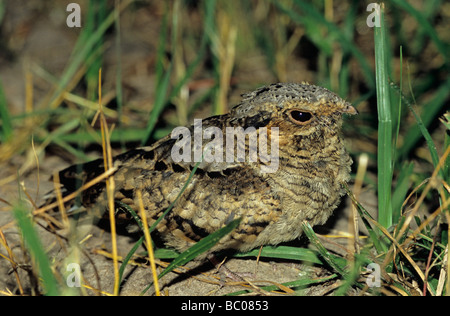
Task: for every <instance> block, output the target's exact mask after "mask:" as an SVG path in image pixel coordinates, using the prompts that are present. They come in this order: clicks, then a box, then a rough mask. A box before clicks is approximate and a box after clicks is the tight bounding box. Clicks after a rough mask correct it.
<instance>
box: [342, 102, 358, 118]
mask: <svg viewBox="0 0 450 316" xmlns="http://www.w3.org/2000/svg"><path fill="white" fill-rule="evenodd" d="M342 113H345V114H351V115H356V114H358V111H357V110H356V109H355V108H354V107H353V106H351V105H350V104H349V105H347V106H345V108H344V109H343V110H342Z"/></svg>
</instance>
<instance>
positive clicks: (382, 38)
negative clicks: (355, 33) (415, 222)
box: [374, 5, 393, 228]
mask: <svg viewBox="0 0 450 316" xmlns="http://www.w3.org/2000/svg"><path fill="white" fill-rule="evenodd" d="M380 7H381V10H380V24H381V25H380V27H375V36H374V40H375V79H376V91H377V109H378V155H377V162H378V221H379V223H380V224H381V225H382V226H384V227H386V228H387V227H390V226H391V225H392V203H391V188H392V174H393V171H392V161H393V160H392V158H393V156H392V148H393V139H392V118H391V114H392V110H391V102H390V101H391V99H390V87H389V81H388V76H389V73H388V59H387V58H388V52H387V50H388V48H387V46H386V41H387V38H386V25H385V22H384V7H383V5H381V6H380Z"/></svg>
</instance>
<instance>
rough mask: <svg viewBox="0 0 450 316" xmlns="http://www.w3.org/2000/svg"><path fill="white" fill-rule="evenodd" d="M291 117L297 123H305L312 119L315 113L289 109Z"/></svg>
mask: <svg viewBox="0 0 450 316" xmlns="http://www.w3.org/2000/svg"><path fill="white" fill-rule="evenodd" d="M289 118H290V119H291V121H292V122H294V123H295V124H299V125H305V124H308V123H309V122H310V121H311V120H312V118H313V115H312V114H311V113H310V112H308V111H300V110H291V111H289Z"/></svg>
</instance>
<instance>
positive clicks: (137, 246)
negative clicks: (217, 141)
mask: <svg viewBox="0 0 450 316" xmlns="http://www.w3.org/2000/svg"><path fill="white" fill-rule="evenodd" d="M202 161H203V156H202V159H201V160H200V161H199V162H197V163H196V164H195V166H194V168H193V169H192V171H191V173H190V175H189V178H188V179H187V181H186V183H185V184H184V186H183V188H181V191H180V193H178V195H177V197H176V198H175V200H174V201H173V202H172V203H171V204H170V205H169V207H168V208H167V209H166V210H165V211H164V213H163V214H162V215H161V216H160V217H159V218H158V219H157V220H156V222H154V223H153V225H152V226H151V227H150V229H149V232H150V234H151V233H152V231H153V230H154V229H155V228H156V226H157V225H158V223H159V222H160V221H161V220H162V219H163V218H164V216H166V215H167V214H168V213H169V212H170V211H171V210H172V208H173V207H174V206H175V203H176V202H177V201H178V199H179V198H180V196H181V195H182V194H183V192H184V191H185V190H186V188H187V186H188V185H189V183H190V182H191V180H192V177H193V176H194V174H195V172H196V171H197V169H198V166H199V165H200V163H201V162H202ZM127 209H128V208H127ZM133 213H134V212H132V213H131V214H132V215H133ZM133 216H136V213H134V215H133ZM138 223H139V221H138ZM143 242H144V236H142V237H141V238H140V239H139V240H138V241H137V242H136V244H135V245H134V246H133V248H132V249H131V250H130V252H129V253H128V254H127V255H126V257H125V259H124V260H123V262H122V265H121V266H120V268H119V280H120V281H119V282H122V276H123V272H124V271H125V267H126V266H127V264H128V261H130V259H131V257H132V256H133V255H134V253H135V252H136V251H137V249H138V248H139V246H140V245H141V244H142V243H143ZM145 291H146V290H145Z"/></svg>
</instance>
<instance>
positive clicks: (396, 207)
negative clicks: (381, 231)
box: [392, 162, 414, 223]
mask: <svg viewBox="0 0 450 316" xmlns="http://www.w3.org/2000/svg"><path fill="white" fill-rule="evenodd" d="M413 168H414V163H412V162H410V163H407V162H405V163H404V164H403V166H402V167H401V169H400V173H399V175H398V178H397V184H396V186H395V190H394V193H393V194H392V209H393V218H392V220H393V222H394V223H398V221H399V220H400V216H401V210H402V204H403V201H404V200H405V197H406V194H407V192H408V189H409V185H410V182H411V181H410V178H411V175H412V174H413Z"/></svg>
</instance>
